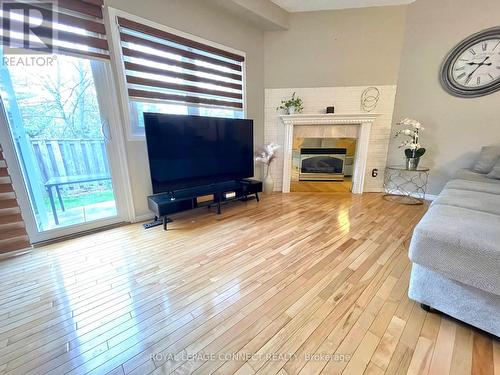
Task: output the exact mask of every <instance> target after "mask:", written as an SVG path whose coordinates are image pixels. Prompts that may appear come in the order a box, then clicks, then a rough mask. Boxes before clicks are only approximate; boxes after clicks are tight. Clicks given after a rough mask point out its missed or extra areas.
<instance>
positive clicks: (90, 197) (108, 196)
mask: <svg viewBox="0 0 500 375" xmlns="http://www.w3.org/2000/svg"><path fill="white" fill-rule="evenodd" d="M61 194H62V199H63V203H64V208H65V209H67V210H68V209H71V208H76V207H83V206H88V205H91V204H96V203H103V202H109V201H113V200H114V199H115V196H114V194H113V191H112V190H105V191H97V192H93V193H88V194H81V195H71V196H67V195H65V194H64V193H63V192H61ZM44 201H45V207H46V208H47V210H49V211H50V210H51V208H50V200H49V198H48V197H46V198H45V199H44ZM54 203H55V205H56V208H57V209H58V210H60V209H61V206H60V205H59V199H57V194H56V193H55V192H54Z"/></svg>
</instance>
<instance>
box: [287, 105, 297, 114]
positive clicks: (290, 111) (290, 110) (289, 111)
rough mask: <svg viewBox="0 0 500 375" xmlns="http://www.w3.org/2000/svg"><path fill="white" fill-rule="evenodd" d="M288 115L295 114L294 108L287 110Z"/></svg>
mask: <svg viewBox="0 0 500 375" xmlns="http://www.w3.org/2000/svg"><path fill="white" fill-rule="evenodd" d="M288 114H289V115H293V114H295V107H289V108H288Z"/></svg>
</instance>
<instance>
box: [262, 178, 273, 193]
mask: <svg viewBox="0 0 500 375" xmlns="http://www.w3.org/2000/svg"><path fill="white" fill-rule="evenodd" d="M262 185H263V190H264V193H265V194H271V193H272V192H273V191H274V180H273V178H272V177H271V175H270V174H268V175H267V176H266V178H264V182H263V184H262Z"/></svg>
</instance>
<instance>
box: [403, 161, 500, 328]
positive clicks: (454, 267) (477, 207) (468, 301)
mask: <svg viewBox="0 0 500 375" xmlns="http://www.w3.org/2000/svg"><path fill="white" fill-rule="evenodd" d="M409 257H410V260H411V261H412V263H413V264H412V271H411V278H410V286H409V292H408V295H409V297H410V298H411V299H413V300H415V301H418V302H420V303H421V304H422V305H423V307H424V308H426V307H428V306H430V307H432V308H433V309H436V310H438V311H441V312H443V313H445V314H448V315H450V316H453V317H454V318H456V319H459V320H461V321H464V322H466V323H468V324H470V325H473V326H475V327H477V328H480V329H482V330H484V331H487V332H489V333H491V334H493V335H496V336H499V337H500V180H498V179H492V178H487V177H486V175H485V174H484V173H476V172H474V171H472V170H462V171H459V173H458V174H457V175H456V178H455V179H453V180H451V181H449V182H448V183H447V184H446V186H445V187H444V189H443V191H442V192H441V194H440V195H439V196H438V197H437V199H435V200H434V201H433V202H432V204H431V206H430V208H429V210H428V211H427V213H426V214H425V215H424V217H423V218H422V220H421V221H420V222H419V223H418V225H417V226H416V227H415V230H414V233H413V237H412V240H411V244H410V251H409Z"/></svg>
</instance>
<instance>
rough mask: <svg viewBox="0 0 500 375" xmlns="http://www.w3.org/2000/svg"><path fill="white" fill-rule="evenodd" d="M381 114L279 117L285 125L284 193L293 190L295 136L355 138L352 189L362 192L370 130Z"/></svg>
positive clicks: (355, 192)
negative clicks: (291, 188) (291, 180)
mask: <svg viewBox="0 0 500 375" xmlns="http://www.w3.org/2000/svg"><path fill="white" fill-rule="evenodd" d="M378 116H379V115H378V114H373V113H349V114H296V115H282V116H280V118H281V120H282V122H283V124H284V127H285V137H284V145H283V184H282V192H283V193H289V192H290V179H291V171H292V147H293V137H294V136H296V137H297V136H299V137H304V138H305V137H311V138H356V139H357V141H356V153H355V156H354V173H353V179H352V192H353V193H354V194H361V193H363V187H364V180H365V172H366V161H367V157H368V143H369V140H370V131H371V127H372V124H373V122H374V121H375V120H376V118H377V117H378Z"/></svg>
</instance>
